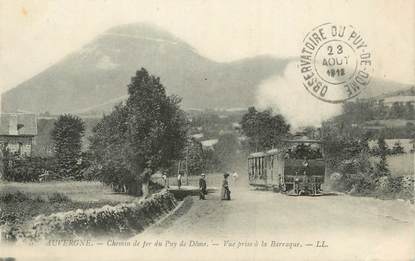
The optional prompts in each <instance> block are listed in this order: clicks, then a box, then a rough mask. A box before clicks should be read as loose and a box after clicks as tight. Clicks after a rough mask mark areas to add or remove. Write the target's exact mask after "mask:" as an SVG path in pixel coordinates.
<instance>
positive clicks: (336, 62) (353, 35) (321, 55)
mask: <svg viewBox="0 0 415 261" xmlns="http://www.w3.org/2000/svg"><path fill="white" fill-rule="evenodd" d="M298 67H299V69H300V72H301V75H302V80H303V85H304V87H305V88H306V90H307V91H308V92H309V93H310V94H312V95H313V96H314V97H316V98H318V99H320V100H322V101H325V102H330V103H340V102H344V101H346V100H348V99H351V98H353V97H356V96H357V95H359V94H360V93H361V91H362V90H363V89H364V88H366V87H367V86H368V85H369V82H370V79H371V75H372V73H373V64H372V56H371V53H370V51H369V48H368V45H367V43H366V40H365V39H364V38H363V36H362V34H361V33H360V32H358V31H357V30H356V29H354V28H353V27H352V26H350V25H349V26H345V25H337V24H332V23H325V24H322V25H319V26H317V27H315V28H314V29H313V30H312V31H311V32H309V33H308V34H307V35H306V36H305V37H304V40H303V46H302V49H301V55H300V63H299V66H298Z"/></svg>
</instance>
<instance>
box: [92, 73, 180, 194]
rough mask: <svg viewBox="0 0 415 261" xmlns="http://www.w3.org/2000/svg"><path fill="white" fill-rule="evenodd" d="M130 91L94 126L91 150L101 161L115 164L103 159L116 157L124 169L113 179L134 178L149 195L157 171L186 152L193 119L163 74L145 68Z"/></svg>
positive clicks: (117, 180)
mask: <svg viewBox="0 0 415 261" xmlns="http://www.w3.org/2000/svg"><path fill="white" fill-rule="evenodd" d="M128 94H129V97H128V99H127V102H126V104H125V105H119V106H118V107H117V108H116V109H115V110H114V111H113V112H112V113H111V114H110V115H109V116H107V117H104V118H103V120H102V122H101V123H100V124H98V125H97V128H95V129H94V137H93V139H92V146H91V149H92V150H93V151H94V154H95V155H96V159H97V161H98V163H99V164H100V165H101V166H104V167H108V168H109V169H111V168H113V166H108V164H107V163H105V162H103V161H105V160H110V161H112V162H114V165H115V166H116V168H117V173H118V174H117V175H115V176H116V177H112V178H111V179H112V180H115V182H119V181H120V180H122V179H124V178H127V179H128V180H129V179H131V178H133V179H134V183H135V184H137V185H138V187H139V186H140V185H141V186H142V187H141V191H142V192H143V194H144V196H147V194H148V185H149V181H150V176H151V174H152V173H154V172H156V171H157V170H160V169H167V168H169V167H170V166H171V165H172V164H173V162H174V161H175V160H177V159H180V158H182V157H183V149H184V147H185V145H186V136H187V119H186V117H185V114H184V112H183V111H182V110H181V109H180V107H179V104H180V101H181V100H180V98H178V97H177V96H167V95H166V91H165V88H164V86H163V85H162V84H161V83H160V78H158V77H155V76H153V75H150V74H149V73H148V72H147V71H146V70H145V69H144V68H142V69H141V70H139V71H137V72H136V75H135V76H134V77H133V78H132V79H131V83H130V84H129V85H128ZM108 128H112V129H111V130H110V129H108ZM109 169H107V170H106V172H108V171H109ZM127 182H129V183H128V184H131V181H127ZM139 192H140V191H137V193H139Z"/></svg>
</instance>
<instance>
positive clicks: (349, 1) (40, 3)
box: [0, 0, 415, 92]
mask: <svg viewBox="0 0 415 261" xmlns="http://www.w3.org/2000/svg"><path fill="white" fill-rule="evenodd" d="M414 13H415V1H412V0H394V1H392V0H389V1H382V0H376V1H361V0H359V1H357V0H340V1H331V0H321V1H305V0H298V1H244V0H240V1H229V0H227V1H198V0H196V1H187V0H186V1H184V0H183V1H131V0H121V1H105V0H71V1H66V0H62V1H60V0H57V1H48V0H30V1H22V0H0V92H1V91H4V90H7V89H9V88H12V87H14V86H16V85H17V84H19V83H21V82H23V81H24V80H26V79H28V78H30V77H32V76H34V75H35V74H37V73H39V72H41V71H42V70H44V69H45V68H47V67H48V66H50V65H52V64H54V63H55V62H57V61H59V60H60V59H62V58H63V57H64V56H65V55H68V54H69V53H71V52H73V51H76V50H78V49H79V48H80V47H82V46H83V45H84V44H86V43H88V42H89V41H90V40H92V39H93V38H95V37H96V36H97V35H98V34H99V33H101V32H104V31H105V30H107V29H109V28H111V27H113V26H116V25H120V24H127V23H136V22H148V23H153V24H155V25H158V26H160V27H162V28H164V29H166V30H168V31H170V32H171V33H173V34H174V35H176V36H178V37H179V38H181V39H183V40H184V41H186V42H188V43H189V44H190V45H192V46H193V47H194V48H195V49H196V50H197V51H198V52H199V53H200V54H202V55H204V56H206V57H208V58H211V59H213V60H216V61H232V60H236V59H241V58H245V57H250V56H254V55H260V54H270V55H274V56H277V57H293V56H298V55H299V50H300V48H301V40H302V39H303V37H304V36H305V34H306V33H307V32H308V31H310V30H311V29H312V28H313V27H315V26H317V25H319V24H322V23H325V22H333V23H335V22H339V23H344V24H351V25H353V26H354V27H356V28H357V29H358V30H359V31H360V32H361V33H362V34H363V35H364V37H365V39H366V40H367V42H368V43H369V47H370V50H371V51H372V53H373V54H374V55H375V59H376V60H375V75H376V76H377V77H382V78H385V79H389V80H395V81H399V82H404V83H414V81H415V80H414V78H415V75H414V74H415V73H414V71H415V66H414V65H415V48H414V46H415V33H414V32H415V16H414Z"/></svg>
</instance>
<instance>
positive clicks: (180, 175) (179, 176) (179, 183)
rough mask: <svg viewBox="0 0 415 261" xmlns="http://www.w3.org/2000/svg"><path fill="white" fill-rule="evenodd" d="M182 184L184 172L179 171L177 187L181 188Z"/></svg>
mask: <svg viewBox="0 0 415 261" xmlns="http://www.w3.org/2000/svg"><path fill="white" fill-rule="evenodd" d="M181 186H182V174H181V173H179V175H178V176H177V187H178V188H179V189H180V188H181Z"/></svg>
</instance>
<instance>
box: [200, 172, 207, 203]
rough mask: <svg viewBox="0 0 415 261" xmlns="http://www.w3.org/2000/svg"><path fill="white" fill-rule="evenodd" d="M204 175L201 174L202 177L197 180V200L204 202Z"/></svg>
mask: <svg viewBox="0 0 415 261" xmlns="http://www.w3.org/2000/svg"><path fill="white" fill-rule="evenodd" d="M205 178H206V175H205V174H204V173H202V175H200V179H199V190H200V192H199V199H200V200H205V195H206V194H207V187H206V179H205Z"/></svg>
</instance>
